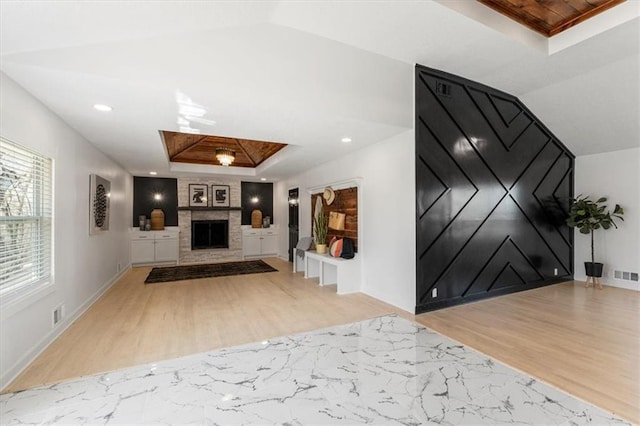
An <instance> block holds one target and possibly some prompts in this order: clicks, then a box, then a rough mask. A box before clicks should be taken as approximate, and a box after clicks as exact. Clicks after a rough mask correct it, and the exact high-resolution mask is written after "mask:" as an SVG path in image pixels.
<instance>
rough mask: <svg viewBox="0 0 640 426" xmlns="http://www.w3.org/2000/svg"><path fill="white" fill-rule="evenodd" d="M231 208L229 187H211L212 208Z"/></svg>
mask: <svg viewBox="0 0 640 426" xmlns="http://www.w3.org/2000/svg"><path fill="white" fill-rule="evenodd" d="M229 206H230V204H229V185H211V207H229Z"/></svg>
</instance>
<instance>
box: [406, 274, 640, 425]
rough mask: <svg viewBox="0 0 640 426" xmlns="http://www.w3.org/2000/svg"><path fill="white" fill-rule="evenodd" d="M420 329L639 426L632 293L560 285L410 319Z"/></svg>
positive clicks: (637, 330)
mask: <svg viewBox="0 0 640 426" xmlns="http://www.w3.org/2000/svg"><path fill="white" fill-rule="evenodd" d="M416 321H417V322H418V323H420V324H423V325H426V326H427V327H429V328H431V329H433V330H436V331H438V332H439V333H441V334H444V335H446V336H448V337H450V338H452V339H454V340H457V341H459V342H461V343H464V344H465V345H467V346H470V347H472V348H474V349H476V350H478V351H480V352H483V353H485V354H487V355H489V356H491V357H493V358H495V359H498V360H500V361H502V362H504V363H505V364H508V365H509V366H511V367H514V368H516V369H518V370H521V371H523V372H526V373H527V374H529V375H531V376H533V377H536V378H538V379H541V380H542V381H544V382H547V383H549V384H551V385H553V386H555V387H557V388H559V389H562V390H564V391H566V392H569V393H570V394H572V395H575V396H577V397H578V398H581V399H583V400H586V401H589V402H591V403H592V404H595V405H598V406H600V407H602V408H604V409H606V410H609V411H611V412H613V413H616V414H618V415H620V416H622V417H624V418H626V419H628V420H631V421H632V422H634V423H636V424H640V350H639V347H640V293H638V292H636V291H631V290H623V289H618V288H612V287H604V289H603V290H596V289H594V288H584V283H583V282H567V283H562V284H557V285H553V286H549V287H543V288H539V289H535V290H530V291H525V292H522V293H516V294H512V295H508V296H502V297H498V298H495V299H490V300H485V301H482V302H477V303H472V304H468V305H461V306H456V307H453V308H449V309H444V310H440V311H436V312H430V313H426V314H422V315H418V316H416Z"/></svg>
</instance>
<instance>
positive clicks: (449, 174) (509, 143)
mask: <svg viewBox="0 0 640 426" xmlns="http://www.w3.org/2000/svg"><path fill="white" fill-rule="evenodd" d="M415 76H416V80H415V83H416V221H417V224H416V256H417V262H416V281H417V282H416V313H419V312H424V311H428V310H432V309H437V308H441V307H446V306H451V305H456V304H459V303H465V302H468V301H472V300H477V299H482V298H487V297H492V296H494V295H500V294H506V293H512V292H516V291H521V290H526V289H530V288H534V287H540V286H543V285H548V284H552V283H554V282H559V281H564V280H567V279H571V277H572V275H573V233H572V232H571V230H570V229H569V228H568V227H567V226H566V225H565V223H564V218H565V216H566V213H567V212H568V208H569V197H571V196H572V194H573V164H574V156H573V154H571V152H569V151H568V150H567V148H565V147H564V145H562V143H560V142H559V141H558V140H557V139H556V137H555V136H554V135H553V134H552V133H551V132H550V131H549V130H548V129H547V128H546V127H545V126H544V124H542V123H541V122H540V121H539V120H538V119H537V118H536V117H535V116H534V115H533V114H532V113H531V112H530V111H529V110H528V109H527V108H526V107H525V106H524V105H523V104H522V103H521V102H520V101H519V100H518V99H517V98H516V97H514V96H511V95H509V94H506V93H503V92H500V91H498V90H495V89H492V88H490V87H487V86H483V85H481V84H479V83H475V82H473V81H469V80H466V79H464V78H461V77H457V76H454V75H451V74H447V73H444V72H441V71H437V70H433V69H429V68H426V67H423V66H420V65H417V66H416V74H415Z"/></svg>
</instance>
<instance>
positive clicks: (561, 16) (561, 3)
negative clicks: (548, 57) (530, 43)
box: [476, 0, 625, 37]
mask: <svg viewBox="0 0 640 426" xmlns="http://www.w3.org/2000/svg"><path fill="white" fill-rule="evenodd" d="M476 1H478V2H479V3H482V4H483V5H485V6H488V7H490V8H492V9H493V10H495V11H497V12H500V13H501V14H503V15H505V16H507V17H509V18H511V19H513V20H514V21H516V22H518V23H519V24H522V25H524V26H526V27H528V28H530V29H532V30H534V31H536V32H538V33H540V34H542V35H544V36H546V37H552V36H554V35H556V34H558V33H561V32H562V31H564V30H566V29H568V28H571V27H573V26H574V25H577V24H579V23H580V22H582V21H585V20H587V19H589V18H591V17H593V16H595V15H597V14H599V13H601V12H604V11H605V10H607V9H610V8H612V7H614V6H617V5H619V4H620V3H622V2H624V1H625V0H476Z"/></svg>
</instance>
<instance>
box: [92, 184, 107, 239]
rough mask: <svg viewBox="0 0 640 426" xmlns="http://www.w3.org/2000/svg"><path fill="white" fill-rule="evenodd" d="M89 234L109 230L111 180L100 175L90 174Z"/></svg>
mask: <svg viewBox="0 0 640 426" xmlns="http://www.w3.org/2000/svg"><path fill="white" fill-rule="evenodd" d="M90 189H91V194H90V197H89V198H90V200H89V235H94V234H99V233H101V232H104V231H108V230H109V198H110V197H111V182H109V181H108V180H106V179H105V178H102V177H100V176H98V175H95V174H92V175H91V176H90Z"/></svg>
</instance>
